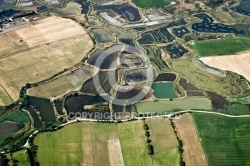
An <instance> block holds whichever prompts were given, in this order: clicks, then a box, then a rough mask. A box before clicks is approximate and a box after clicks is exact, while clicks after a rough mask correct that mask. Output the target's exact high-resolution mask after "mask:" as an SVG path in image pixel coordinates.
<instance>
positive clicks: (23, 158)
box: [11, 150, 30, 166]
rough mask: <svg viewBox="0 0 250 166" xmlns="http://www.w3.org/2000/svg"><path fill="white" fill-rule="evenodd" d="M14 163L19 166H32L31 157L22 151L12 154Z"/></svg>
mask: <svg viewBox="0 0 250 166" xmlns="http://www.w3.org/2000/svg"><path fill="white" fill-rule="evenodd" d="M11 159H12V162H13V163H17V164H18V166H30V164H29V157H28V155H27V153H26V151H25V150H20V151H17V152H14V153H13V154H12V157H11Z"/></svg>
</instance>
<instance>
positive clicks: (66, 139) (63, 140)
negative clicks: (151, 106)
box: [34, 119, 180, 166]
mask: <svg viewBox="0 0 250 166" xmlns="http://www.w3.org/2000/svg"><path fill="white" fill-rule="evenodd" d="M147 123H148V125H149V128H150V132H151V133H152V144H153V145H154V146H155V152H156V153H155V155H153V159H152V158H151V157H150V156H149V155H148V153H147V149H146V136H145V134H144V129H143V121H132V122H125V123H119V124H114V123H113V124H105V123H90V122H80V123H75V124H71V125H68V126H65V127H64V128H62V129H60V130H58V131H55V132H46V133H40V134H38V136H37V137H36V138H35V140H34V144H35V145H38V150H37V161H38V162H39V163H40V165H48V166H50V165H55V164H56V165H82V164H84V165H89V166H92V165H93V166H97V165H103V166H106V165H107V166H109V165H110V164H111V166H113V165H112V163H115V162H117V158H116V159H113V157H114V156H115V157H117V156H120V161H122V160H123V161H124V163H119V165H129V166H138V165H141V166H145V165H150V166H152V162H153V163H156V165H157V163H158V165H159V164H161V162H163V161H165V160H168V162H167V163H168V164H171V165H176V166H177V165H179V163H180V153H179V151H178V149H177V146H178V142H177V140H176V137H175V134H174V132H173V129H172V127H171V125H170V122H169V120H167V119H161V120H159V121H158V119H156V120H149V121H148V122H147ZM162 125H164V126H165V127H164V128H160V127H159V126H162ZM166 137H169V138H168V141H166ZM154 140H155V142H154ZM117 141H119V142H120V145H119V142H117ZM158 141H160V142H162V143H164V145H163V146H161V145H160V144H158ZM111 143H112V144H111ZM117 143H118V144H117ZM112 146H116V147H117V149H119V148H121V151H119V150H118V151H117V149H116V150H114V147H112ZM119 146H120V147H119ZM55 150H56V151H57V155H56V156H57V157H55V156H54V155H53V154H54V151H55ZM115 151H117V153H118V154H117V153H114V152H115ZM110 153H112V154H110ZM119 153H122V156H121V155H119ZM121 157H123V159H121ZM170 162H171V163H170ZM172 162H173V163H172ZM116 166H117V165H116Z"/></svg>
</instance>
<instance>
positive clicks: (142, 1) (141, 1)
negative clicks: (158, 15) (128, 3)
mask: <svg viewBox="0 0 250 166" xmlns="http://www.w3.org/2000/svg"><path fill="white" fill-rule="evenodd" d="M132 1H133V2H134V3H135V4H136V6H138V7H141V8H148V7H153V6H154V7H163V6H167V5H169V4H170V2H172V0H157V1H154V0H132Z"/></svg>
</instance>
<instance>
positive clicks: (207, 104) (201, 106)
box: [135, 98, 212, 113]
mask: <svg viewBox="0 0 250 166" xmlns="http://www.w3.org/2000/svg"><path fill="white" fill-rule="evenodd" d="M135 106H136V109H137V110H136V111H137V112H138V113H147V112H148V113H149V112H174V111H180V110H189V109H196V110H211V109H212V104H211V101H210V100H209V99H207V98H187V99H174V100H173V101H169V100H165V101H162V100H161V101H152V102H141V103H136V104H135Z"/></svg>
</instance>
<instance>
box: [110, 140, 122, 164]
mask: <svg viewBox="0 0 250 166" xmlns="http://www.w3.org/2000/svg"><path fill="white" fill-rule="evenodd" d="M108 151H109V161H110V166H124V161H123V157H122V149H121V144H120V140H119V139H113V140H108Z"/></svg>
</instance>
